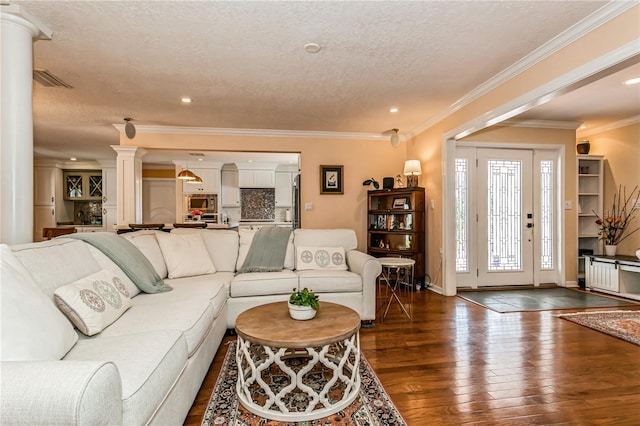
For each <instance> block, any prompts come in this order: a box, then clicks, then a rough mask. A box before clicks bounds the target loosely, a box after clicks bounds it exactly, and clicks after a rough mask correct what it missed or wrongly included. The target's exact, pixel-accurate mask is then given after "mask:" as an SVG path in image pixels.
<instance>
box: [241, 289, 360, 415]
mask: <svg viewBox="0 0 640 426" xmlns="http://www.w3.org/2000/svg"><path fill="white" fill-rule="evenodd" d="M359 330H360V316H359V315H358V313H357V312H355V311H354V310H353V309H350V308H347V307H346V306H342V305H338V304H335V303H330V302H320V309H319V310H318V313H317V314H316V316H315V318H313V319H311V320H307V321H297V320H294V319H291V317H290V316H289V310H288V307H287V302H276V303H269V304H266V305H261V306H256V307H255V308H251V309H248V310H247V311H245V312H243V313H241V314H240V315H239V316H238V318H237V319H236V332H237V333H238V341H237V348H236V361H237V364H238V382H237V384H236V391H237V392H238V397H239V399H240V401H241V402H242V405H244V406H245V408H247V410H249V411H251V412H252V413H255V414H257V415H259V416H262V417H266V418H268V419H272V420H277V421H303V420H313V419H319V418H322V417H325V416H328V415H331V414H334V413H336V412H338V411H340V410H342V409H343V408H345V407H347V406H348V405H349V404H351V403H352V402H353V400H354V399H355V398H356V397H357V396H358V392H359V390H360V373H359V371H358V370H359V364H360V334H359ZM301 360H302V361H301ZM291 361H294V362H293V364H292V362H291ZM274 365H275V366H277V367H274ZM292 365H293V366H292ZM278 368H279V370H280V371H281V373H283V374H281V373H278V374H275V376H278V377H277V379H276V380H272V379H273V378H274V377H273V376H274V374H273V372H271V373H270V371H271V370H273V369H276V370H277V369H278ZM270 369H271V370H270ZM312 370H313V371H312ZM308 373H309V374H308ZM319 374H321V375H322V376H323V377H326V380H324V383H323V381H320V382H318V381H315V382H312V380H311V376H312V375H313V376H314V377H317V376H318V375H319ZM283 381H284V382H283ZM318 383H321V384H322V386H319V385H318ZM292 395H298V397H292ZM291 400H295V403H294V404H292V403H291ZM302 400H305V401H306V402H304V403H303V402H301V401H302ZM287 401H288V402H287ZM292 405H295V408H296V409H294V410H292V409H291V408H293V407H292Z"/></svg>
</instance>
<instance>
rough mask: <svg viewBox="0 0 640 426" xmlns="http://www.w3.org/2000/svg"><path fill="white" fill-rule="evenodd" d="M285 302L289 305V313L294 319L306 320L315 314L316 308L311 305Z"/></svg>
mask: <svg viewBox="0 0 640 426" xmlns="http://www.w3.org/2000/svg"><path fill="white" fill-rule="evenodd" d="M287 304H288V305H289V315H290V316H291V318H293V319H294V320H300V321H306V320H310V319H312V318H313V317H315V316H316V310H315V309H313V308H312V307H311V306H298V305H292V304H291V303H287Z"/></svg>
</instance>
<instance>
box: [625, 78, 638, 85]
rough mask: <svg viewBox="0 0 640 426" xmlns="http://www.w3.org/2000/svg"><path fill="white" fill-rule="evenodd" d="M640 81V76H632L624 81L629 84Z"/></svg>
mask: <svg viewBox="0 0 640 426" xmlns="http://www.w3.org/2000/svg"><path fill="white" fill-rule="evenodd" d="M638 83H640V77H636V78H632V79H630V80H627V81H625V82H624V84H626V85H627V86H630V85H632V84H638Z"/></svg>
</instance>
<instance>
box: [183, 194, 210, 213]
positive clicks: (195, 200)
mask: <svg viewBox="0 0 640 426" xmlns="http://www.w3.org/2000/svg"><path fill="white" fill-rule="evenodd" d="M185 207H186V211H187V213H191V212H192V211H193V210H200V211H201V212H203V213H205V212H206V213H217V211H218V195H217V194H187V195H185Z"/></svg>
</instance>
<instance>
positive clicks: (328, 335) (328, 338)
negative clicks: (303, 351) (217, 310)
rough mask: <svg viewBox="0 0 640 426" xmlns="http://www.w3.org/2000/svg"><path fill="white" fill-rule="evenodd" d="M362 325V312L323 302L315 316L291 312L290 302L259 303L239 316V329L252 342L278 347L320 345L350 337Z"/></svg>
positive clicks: (297, 347) (238, 331)
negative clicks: (296, 317) (301, 316)
mask: <svg viewBox="0 0 640 426" xmlns="http://www.w3.org/2000/svg"><path fill="white" fill-rule="evenodd" d="M359 328H360V315H358V313H357V312H356V311H354V310H353V309H351V308H347V307H346V306H342V305H338V304H336V303H331V302H322V301H321V302H320V309H319V310H318V312H317V313H316V316H315V318H313V319H310V320H306V321H298V320H294V319H292V318H291V317H290V316H289V308H288V306H287V302H276V303H269V304H266V305H260V306H256V307H254V308H251V309H248V310H246V311H244V312H243V313H241V314H240V315H239V316H238V318H237V319H236V332H237V333H238V335H239V336H240V337H242V338H243V339H245V340H248V341H250V342H252V343H256V344H259V345H263V346H271V347H276V348H291V349H300V348H308V347H318V346H324V345H328V344H330V343H334V342H337V341H339V340H343V339H346V338H347V337H350V336H351V335H353V334H354V333H355V332H356V331H358V329H359Z"/></svg>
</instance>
